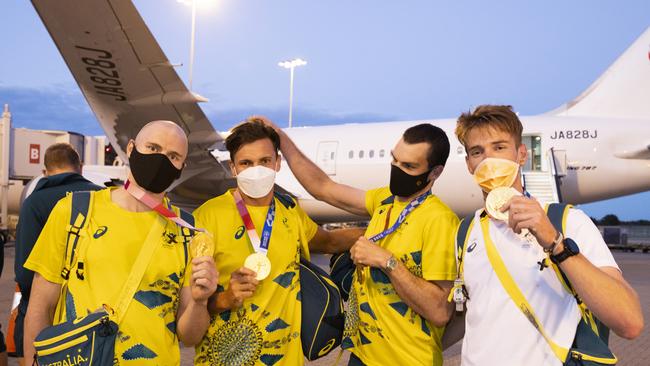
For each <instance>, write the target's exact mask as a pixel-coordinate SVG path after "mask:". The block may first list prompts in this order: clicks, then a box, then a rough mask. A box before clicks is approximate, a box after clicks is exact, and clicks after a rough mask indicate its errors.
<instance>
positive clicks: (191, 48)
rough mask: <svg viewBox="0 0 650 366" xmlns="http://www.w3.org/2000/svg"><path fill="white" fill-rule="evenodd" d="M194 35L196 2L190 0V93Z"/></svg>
mask: <svg viewBox="0 0 650 366" xmlns="http://www.w3.org/2000/svg"><path fill="white" fill-rule="evenodd" d="M195 34H196V0H192V40H191V41H190V82H189V84H190V91H192V73H193V71H194V38H195V37H194V36H195Z"/></svg>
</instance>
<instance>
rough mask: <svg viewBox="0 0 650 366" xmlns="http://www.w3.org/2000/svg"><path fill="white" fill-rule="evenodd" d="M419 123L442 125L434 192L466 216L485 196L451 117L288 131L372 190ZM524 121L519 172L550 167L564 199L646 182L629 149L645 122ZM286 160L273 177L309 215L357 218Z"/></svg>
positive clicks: (617, 192)
mask: <svg viewBox="0 0 650 366" xmlns="http://www.w3.org/2000/svg"><path fill="white" fill-rule="evenodd" d="M424 122H427V123H432V124H434V125H436V126H438V127H440V128H442V129H444V130H445V132H446V133H447V135H448V136H449V140H450V144H451V149H450V155H449V159H448V161H447V164H446V166H445V170H444V172H443V174H442V176H441V177H440V178H439V179H438V180H437V181H436V182H435V184H434V186H433V192H434V193H435V194H436V195H438V196H439V197H440V198H441V199H442V200H443V201H444V202H446V203H447V204H448V205H449V206H450V207H451V208H452V210H454V211H455V212H456V213H457V214H458V215H461V216H462V215H466V214H468V213H470V212H472V211H473V210H475V209H476V208H478V207H480V206H481V205H482V202H483V195H482V193H481V191H480V189H479V188H478V186H477V185H476V184H475V183H474V181H473V179H472V177H471V175H470V174H469V172H468V170H467V165H466V163H465V150H464V148H463V146H462V145H461V144H460V142H459V141H458V140H457V139H456V137H455V134H454V128H455V126H456V121H455V120H453V119H445V120H422V121H406V122H386V123H364V124H345V125H336V126H318V127H299V128H291V129H287V130H286V132H287V133H288V134H289V136H290V137H291V138H292V139H293V140H294V141H295V142H296V144H297V145H298V147H299V148H300V149H301V150H302V151H303V152H304V153H305V154H306V155H307V156H308V157H309V158H310V159H312V160H313V161H314V162H316V164H318V165H319V166H320V167H321V168H322V169H323V170H324V171H325V172H326V173H327V174H329V175H330V177H331V178H332V179H333V180H335V181H337V182H340V183H344V184H347V185H350V186H354V187H357V188H361V189H372V188H376V187H381V186H386V185H387V184H388V182H389V176H390V166H389V164H390V161H391V154H390V151H391V149H392V148H393V147H394V146H395V144H396V143H397V141H398V140H399V138H400V136H401V135H402V133H403V132H404V130H405V129H407V128H408V127H410V126H414V125H416V124H419V123H424ZM522 123H523V124H524V141H528V150H529V158H528V159H529V163H528V164H527V165H526V166H525V167H524V171H525V172H526V171H530V172H538V173H540V174H544V173H548V174H552V173H555V174H553V176H554V177H555V176H557V177H558V179H559V184H558V187H559V196H560V199H561V200H562V201H563V202H568V203H572V204H580V203H587V202H594V201H599V200H603V199H608V198H613V197H618V196H622V195H627V194H633V193H637V192H643V191H646V190H648V189H650V162H649V161H648V160H647V159H640V158H635V156H633V154H632V152H634V151H638V150H643V149H647V147H648V144H650V136H648V135H647V127H646V126H647V123H648V121H645V120H630V119H621V120H612V119H609V118H608V119H602V118H577V117H558V116H545V115H540V116H533V117H524V118H522ZM284 163H285V164H284V166H283V168H282V170H281V171H280V173H279V174H278V180H277V183H278V184H279V185H280V186H282V187H284V188H286V189H287V190H288V191H290V192H292V193H294V194H296V196H297V197H298V198H299V199H300V201H301V205H302V206H303V207H304V208H305V210H306V211H307V212H308V213H309V214H310V215H311V216H312V217H313V218H314V219H316V220H318V221H320V222H332V221H346V220H356V219H359V218H358V217H355V216H353V215H350V214H346V213H344V212H343V211H341V210H338V209H335V208H333V207H331V206H329V205H327V204H324V203H322V202H318V201H316V200H314V199H313V197H311V196H310V195H309V194H308V193H307V192H306V191H305V190H304V188H302V187H301V186H300V184H299V183H298V182H297V180H296V179H295V177H294V176H293V175H292V174H291V172H290V170H289V169H288V166H287V164H286V161H285V162H284Z"/></svg>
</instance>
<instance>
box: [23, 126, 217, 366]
mask: <svg viewBox="0 0 650 366" xmlns="http://www.w3.org/2000/svg"><path fill="white" fill-rule="evenodd" d="M127 155H128V156H129V163H130V173H129V176H128V181H127V183H126V184H125V186H124V187H120V188H113V189H111V188H109V189H105V190H101V191H97V192H93V193H92V194H91V196H90V203H89V205H88V210H87V211H86V215H87V216H88V218H87V220H86V223H85V224H84V225H83V226H82V229H81V230H82V231H81V232H82V233H83V234H81V235H79V239H78V242H77V244H76V246H77V248H78V250H77V254H76V265H74V266H72V267H71V268H67V267H64V266H65V263H66V261H64V258H66V245H67V236H68V235H69V232H68V230H69V229H68V227H70V224H69V223H70V215H71V212H72V207H71V206H72V198H71V196H68V197H66V198H64V199H62V200H61V201H59V203H58V204H57V205H56V206H55V207H54V209H53V211H52V213H51V215H50V217H49V219H48V221H47V223H46V224H45V227H44V228H43V231H42V235H41V236H40V237H39V239H38V241H37V242H36V245H35V247H34V250H33V251H32V253H31V255H30V256H29V258H28V260H27V262H26V263H25V268H28V269H30V270H33V271H34V272H36V274H35V276H34V282H33V285H32V296H31V300H30V303H29V307H28V309H27V317H26V320H25V345H24V346H25V358H26V359H28V360H31V359H33V354H34V346H33V341H34V339H35V337H36V335H37V334H38V333H39V332H40V331H41V330H42V329H44V328H45V327H47V326H49V325H51V324H58V323H61V322H65V321H69V320H71V319H74V318H75V317H77V316H84V315H86V314H87V313H88V311H93V310H95V309H99V308H101V307H102V305H103V304H108V305H109V306H110V307H112V308H117V305H118V299H117V297H119V296H118V295H120V291H121V290H122V288H123V287H126V286H127V285H126V284H125V283H126V282H127V281H128V279H129V278H130V277H129V274H130V273H131V272H138V269H143V270H144V274H143V276H142V278H141V280H140V281H139V284H138V287H137V288H136V289H135V295H134V296H133V297H132V298H130V299H129V301H130V302H129V303H128V304H129V305H128V306H127V307H126V309H127V310H125V311H124V315H123V318H122V321H121V322H120V324H119V336H118V337H117V339H116V341H115V356H114V360H115V362H116V363H119V364H130V362H128V361H131V362H135V363H137V364H138V365H174V364H176V365H178V364H180V351H179V342H178V341H179V339H180V340H181V341H182V342H183V343H184V344H185V345H192V344H195V343H197V342H198V341H200V340H201V338H202V337H203V334H204V333H205V331H206V330H207V328H208V325H209V322H210V315H209V313H208V311H207V301H208V298H209V297H210V295H212V294H213V293H214V292H215V290H216V288H217V282H218V274H217V271H216V268H215V264H214V260H213V259H212V257H211V256H207V255H206V256H199V257H196V258H189V257H188V254H187V252H188V250H187V244H188V243H187V241H186V240H185V237H184V236H183V231H181V227H180V226H179V225H186V223H185V222H184V221H179V220H175V219H177V217H176V216H177V215H179V210H178V209H177V208H175V207H173V206H171V204H170V203H169V201H168V200H167V199H166V198H165V193H164V192H165V190H167V189H168V188H169V186H170V185H171V184H172V182H173V181H174V180H175V179H177V178H178V177H179V176H180V173H181V170H182V168H183V166H184V162H185V158H186V156H187V137H186V135H185V132H184V131H183V130H182V129H181V128H180V127H179V126H178V125H176V124H175V123H173V122H170V121H154V122H150V123H148V124H147V125H146V126H144V127H143V128H142V130H140V132H139V133H138V136H137V137H136V138H135V140H132V141H130V142H129V144H128V145H127ZM76 207H77V206H76ZM79 248H80V249H79ZM143 248H144V249H143ZM150 248H152V249H150ZM147 249H149V253H150V256H149V257H150V259H148V260H147V261H146V263H147V264H146V267H143V266H137V265H136V264H135V263H136V262H137V260H136V258H138V259H139V257H140V256H141V252H144V253H147ZM79 253H83V254H79ZM73 263H74V262H73ZM79 263H83V267H82V266H81V264H79ZM133 281H135V279H134V280H133ZM63 285H65V287H63V288H64V289H65V291H64V292H65V293H64V294H61V296H65V301H62V302H59V296H60V293H61V289H62V286H63ZM61 303H65V305H61ZM58 306H60V307H58ZM55 310H56V312H55Z"/></svg>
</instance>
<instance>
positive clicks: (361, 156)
mask: <svg viewBox="0 0 650 366" xmlns="http://www.w3.org/2000/svg"><path fill="white" fill-rule="evenodd" d="M361 158H363V150H359V159H361Z"/></svg>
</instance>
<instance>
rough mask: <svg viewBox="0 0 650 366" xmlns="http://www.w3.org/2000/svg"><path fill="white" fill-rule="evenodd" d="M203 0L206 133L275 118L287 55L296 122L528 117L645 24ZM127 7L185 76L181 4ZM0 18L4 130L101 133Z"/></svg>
mask: <svg viewBox="0 0 650 366" xmlns="http://www.w3.org/2000/svg"><path fill="white" fill-rule="evenodd" d="M206 2H209V1H207V0H206ZM212 3H213V4H208V5H207V6H205V7H201V8H200V9H199V15H198V19H197V38H196V57H195V68H194V88H193V89H194V90H195V91H196V92H198V93H199V94H201V95H203V96H205V97H207V98H208V99H210V102H209V103H206V104H202V105H201V106H202V108H203V110H204V111H205V112H206V114H207V115H208V117H209V119H210V120H211V121H212V123H213V124H214V126H215V128H217V129H218V130H227V129H228V128H229V127H231V126H232V125H233V124H235V123H237V122H238V121H240V120H242V119H243V118H245V117H246V116H248V115H251V114H266V115H268V116H270V117H271V118H273V119H274V120H275V121H277V122H278V123H279V124H281V125H285V124H286V120H287V109H288V84H289V73H288V71H287V70H285V69H283V68H280V67H278V66H277V63H278V61H282V60H286V59H291V58H294V57H301V58H304V59H306V60H307V61H308V65H306V66H304V67H301V68H298V69H296V79H295V99H294V103H295V104H294V124H298V125H322V124H338V123H345V122H379V121H394V120H416V119H431V118H454V117H457V116H458V115H459V114H460V113H461V112H463V111H466V110H468V109H470V108H471V107H472V106H476V105H479V104H485V103H498V104H510V105H513V106H514V108H515V109H516V110H517V112H519V113H520V115H522V116H526V115H534V114H539V113H543V112H546V111H548V110H551V109H553V108H555V107H557V106H559V105H561V104H563V103H565V102H567V101H569V100H571V99H573V98H574V97H576V96H577V95H578V94H580V93H581V92H582V91H583V90H584V89H586V88H587V87H588V86H589V85H590V84H591V83H592V82H593V81H594V80H595V79H596V78H597V77H598V76H599V75H600V74H601V73H603V72H604V71H605V70H606V69H607V67H608V66H609V65H610V64H611V63H612V62H613V61H614V60H615V59H616V58H617V57H618V56H619V55H620V54H621V53H622V52H623V51H624V50H625V49H626V48H627V47H628V46H629V45H630V44H631V43H632V42H633V41H634V40H635V39H636V38H637V37H638V36H639V35H640V34H641V33H642V32H643V31H644V30H645V29H646V28H647V27H648V26H650V16H649V15H650V2H649V1H647V0H635V1H625V2H616V1H604V0H603V1H587V0H580V1H571V2H567V1H559V0H552V1H536V2H533V1H479V0H472V1H445V2H443V1H431V0H411V1H381V0H380V1H377V0H375V1H371V0H357V1H349V0H348V1H343V0H330V1H296V0H215V1H212ZM135 5H136V7H137V8H138V10H139V11H140V13H141V15H142V17H143V18H144V20H145V22H146V23H147V25H148V26H149V27H150V29H151V31H152V33H153V34H154V36H155V37H156V38H157V40H158V42H159V43H160V45H161V47H162V49H163V51H164V52H165V53H166V55H167V57H168V58H169V60H170V61H171V62H172V63H182V64H184V66H181V67H179V68H177V71H178V72H179V74H180V76H181V77H182V78H183V80H187V69H188V67H187V65H188V59H189V40H190V20H191V9H190V7H189V6H187V5H185V4H182V3H179V2H178V1H176V0H137V1H135ZM0 14H2V20H1V21H0V41H1V43H0V47H2V52H1V56H0V103H1V104H4V103H9V104H10V108H11V111H12V114H13V122H14V127H27V128H33V129H63V130H71V131H76V132H80V133H83V134H93V135H101V134H103V131H102V130H101V129H100V128H99V125H98V123H97V121H96V119H95V116H94V115H93V113H92V111H91V110H90V108H89V107H88V105H87V103H86V101H85V99H84V98H83V96H82V95H81V92H80V91H79V88H78V87H77V85H76V83H75V81H74V79H73V78H72V75H71V74H70V72H69V71H68V69H67V67H66V65H65V63H64V62H63V59H62V58H61V56H60V54H59V52H58V51H57V49H56V47H55V46H54V43H53V42H52V40H51V38H50V37H49V35H48V33H47V31H46V30H45V27H44V26H43V24H42V23H41V21H40V19H39V17H38V15H37V14H36V12H35V11H34V9H33V7H32V5H31V3H30V2H29V1H2V3H1V5H0ZM649 46H650V45H649ZM623 128H624V126H623ZM648 135H649V136H650V126H649V127H648ZM452 138H453V137H452ZM648 207H650V192H645V193H641V194H636V195H632V196H628V197H623V198H618V199H614V200H609V201H603V202H598V203H593V204H589V205H582V206H581V208H582V209H584V210H585V211H586V212H587V213H588V214H589V215H591V216H593V217H596V218H600V217H602V216H603V215H605V214H608V213H614V214H616V215H618V216H619V218H621V219H625V220H633V219H650V210H649V209H648Z"/></svg>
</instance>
